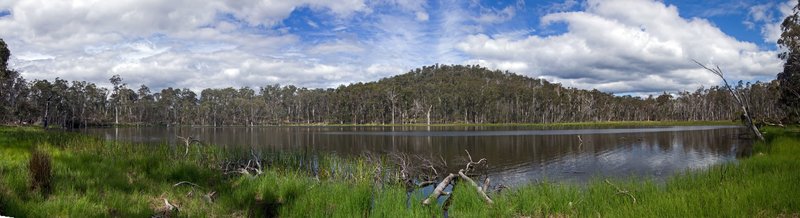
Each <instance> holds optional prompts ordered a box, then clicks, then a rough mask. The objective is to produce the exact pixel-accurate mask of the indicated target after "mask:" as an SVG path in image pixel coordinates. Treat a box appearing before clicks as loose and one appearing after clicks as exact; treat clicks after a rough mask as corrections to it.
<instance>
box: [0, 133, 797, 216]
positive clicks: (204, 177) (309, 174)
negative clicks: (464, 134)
mask: <svg viewBox="0 0 800 218" xmlns="http://www.w3.org/2000/svg"><path fill="white" fill-rule="evenodd" d="M798 132H800V131H798V129H797V128H789V129H773V128H768V129H767V134H766V136H767V138H768V141H767V142H765V143H757V144H756V145H755V148H754V152H753V153H754V155H753V156H752V157H749V158H746V159H742V160H740V161H737V162H734V163H729V164H723V165H717V166H714V167H711V168H709V169H706V170H700V171H687V172H684V173H682V174H680V175H675V176H673V177H671V178H670V179H668V181H666V182H655V181H651V180H647V179H644V180H642V179H633V178H631V179H609V181H608V182H606V179H605V178H597V179H596V180H594V181H592V182H589V183H588V184H586V185H567V184H560V183H552V182H542V183H534V184H528V185H524V186H521V187H515V188H512V189H508V190H505V191H502V192H500V193H491V194H490V196H491V197H492V198H493V199H494V200H495V204H494V205H486V204H485V203H484V202H483V201H481V200H480V198H479V197H478V195H477V193H476V192H475V191H474V189H473V188H472V187H469V186H467V185H465V184H462V183H458V184H457V185H456V187H455V188H454V190H453V195H452V198H453V199H452V204H451V205H450V208H449V215H450V216H452V217H567V216H568V217H586V216H592V217H594V216H602V217H698V216H699V217H775V216H792V215H795V216H796V215H797V214H798V212H800V197H798V194H800V183H798V181H800V159H798V157H800V139H799V138H800V134H798ZM33 148H37V150H38V151H41V152H42V153H46V154H48V155H49V156H50V158H51V165H50V166H51V168H52V169H51V172H52V177H51V178H52V180H51V181H50V183H51V187H52V188H51V193H50V194H49V195H42V194H40V193H38V192H36V191H33V190H31V189H30V184H29V183H30V181H31V178H32V177H36V176H35V175H33V174H32V173H30V172H29V170H28V169H29V168H28V165H29V161H31V158H32V157H34V156H37V154H35V153H36V151H34V152H33V153H32V152H31V151H32V149H33ZM195 149H197V151H194V150H195ZM251 152H254V153H253V154H251ZM252 155H258V156H259V157H261V158H262V159H263V160H264V163H265V165H266V167H265V168H266V169H265V171H264V174H262V175H260V176H248V175H232V174H228V175H225V174H223V173H222V172H221V170H220V167H219V163H221V162H225V161H234V160H237V159H246V158H249V157H251V156H252ZM0 157H2V158H0V214H3V215H11V216H19V217H54V216H56V217H61V216H66V217H113V216H119V217H147V216H150V215H153V214H154V212H155V210H156V209H157V208H159V207H162V206H163V199H165V198H166V199H169V201H170V202H171V203H173V204H175V205H177V206H178V207H179V208H180V212H179V213H178V216H181V217H207V216H223V217H244V216H252V217H270V216H280V217H441V216H443V210H442V205H441V204H439V205H435V206H429V207H423V206H422V205H421V204H420V202H421V201H422V199H423V198H424V197H425V195H426V194H427V193H425V192H424V191H421V190H417V191H415V192H412V193H407V192H406V190H405V188H404V187H403V186H402V185H401V184H400V183H399V182H398V181H394V180H392V179H391V178H396V176H395V175H394V173H395V171H394V170H393V168H392V166H391V164H388V163H389V161H384V160H386V158H385V157H383V159H381V161H377V162H370V161H367V160H366V158H344V157H339V156H336V155H334V154H314V153H307V152H303V153H284V152H259V151H254V150H226V149H222V148H219V147H214V146H201V147H197V148H193V152H190V154H189V156H188V157H184V156H183V148H182V147H171V146H168V145H161V146H148V145H139V144H129V143H118V142H108V141H104V140H101V139H98V138H95V137H90V136H87V135H82V134H78V133H69V132H56V131H43V130H40V129H35V128H19V127H15V128H2V127H0ZM377 164H382V165H381V166H382V167H383V168H384V170H382V171H380V172H381V175H378V176H376V175H375V172H376V170H375V168H376V167H377ZM376 177H378V178H381V181H382V182H380V183H376V181H375V178H376ZM180 181H188V182H192V183H194V184H197V186H189V185H182V186H177V187H174V184H175V183H178V182H180ZM612 184H613V185H612ZM620 190H624V191H627V192H628V193H629V194H630V195H631V196H634V197H635V198H636V202H635V203H634V202H633V198H632V197H631V196H629V195H627V194H620V193H619V192H620ZM212 191H213V192H216V195H215V197H214V198H213V201H212V202H209V201H207V200H206V199H205V198H204V197H203V196H204V195H206V194H208V193H209V192H212ZM409 198H410V199H409ZM443 200H444V198H443V199H440V202H441V201H443Z"/></svg>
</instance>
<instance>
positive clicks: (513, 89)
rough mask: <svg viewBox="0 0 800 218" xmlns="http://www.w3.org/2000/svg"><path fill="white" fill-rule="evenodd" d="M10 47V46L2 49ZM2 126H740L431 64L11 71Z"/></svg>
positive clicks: (773, 91)
mask: <svg viewBox="0 0 800 218" xmlns="http://www.w3.org/2000/svg"><path fill="white" fill-rule="evenodd" d="M2 45H3V46H5V44H4V43H3V44H2ZM3 50H4V51H6V52H5V53H3V56H2V57H3V58H4V59H3V65H2V68H0V69H2V71H3V74H2V78H0V79H2V87H1V88H2V93H0V94H2V102H3V106H2V107H1V108H0V119H2V121H3V122H4V123H18V124H34V123H39V124H42V125H45V126H48V125H58V126H62V127H67V128H77V127H87V126H94V125H106V124H112V123H118V124H141V125H207V126H226V125H280V124H311V123H328V124H367V123H372V124H414V123H553V122H585V121H641V120H653V121H663V120H736V119H738V118H739V116H740V112H739V111H737V107H736V105H735V104H734V103H733V99H732V97H731V96H730V94H729V93H727V92H726V90H724V89H723V88H721V87H719V86H713V87H709V88H700V89H697V90H694V91H692V92H689V91H684V92H678V93H674V94H668V93H664V94H661V95H659V96H648V97H638V96H616V95H613V94H611V93H605V92H600V91H598V90H581V89H576V88H568V87H563V86H562V85H560V84H558V83H551V82H548V81H546V80H543V79H535V78H529V77H525V76H521V75H517V74H513V73H510V72H507V71H505V72H503V71H498V70H494V71H493V70H488V69H486V68H484V67H480V66H477V65H467V66H464V65H433V66H425V67H422V68H418V69H414V70H412V71H410V72H408V73H406V74H402V75H398V76H394V77H391V78H384V79H381V80H380V81H375V82H368V83H355V84H350V85H347V86H340V87H338V88H328V89H308V88H299V87H295V86H292V85H288V86H280V85H267V86H263V87H258V88H257V89H253V88H249V87H242V88H224V89H210V88H209V89H204V90H202V91H201V92H200V93H199V94H198V93H195V92H194V91H192V90H189V89H185V88H183V89H177V88H166V89H162V90H159V91H157V92H153V91H151V90H150V89H149V88H148V87H147V86H146V85H140V86H139V87H138V88H135V89H134V88H132V87H129V86H128V85H127V84H125V83H124V81H123V79H122V78H120V77H119V76H114V77H112V78H110V80H109V81H110V83H111V85H112V87H111V88H104V87H99V86H98V85H96V84H94V83H91V82H86V81H71V82H69V81H66V80H63V79H59V78H56V79H55V80H53V81H48V80H33V81H26V80H25V79H24V78H22V77H20V76H19V73H17V72H16V71H14V70H10V69H8V68H7V65H6V64H5V63H6V61H7V57H8V52H7V49H3ZM736 91H737V92H740V93H743V96H746V101H747V103H748V104H749V105H750V107H751V108H752V110H753V112H754V116H755V117H756V118H757V119H761V120H768V121H773V122H774V121H777V120H780V119H781V118H782V117H784V114H783V113H784V112H783V110H781V108H780V104H779V100H780V99H779V96H780V94H779V93H780V90H779V87H778V83H777V82H770V83H761V82H756V83H752V84H750V83H742V82H740V83H739V84H738V86H736Z"/></svg>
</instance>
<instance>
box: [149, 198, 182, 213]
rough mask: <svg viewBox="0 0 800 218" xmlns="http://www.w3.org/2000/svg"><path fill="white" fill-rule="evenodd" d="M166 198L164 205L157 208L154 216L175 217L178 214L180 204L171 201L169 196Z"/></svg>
mask: <svg viewBox="0 0 800 218" xmlns="http://www.w3.org/2000/svg"><path fill="white" fill-rule="evenodd" d="M163 199H164V206H162V207H159V208H157V209H156V210H155V212H156V213H155V214H154V215H153V216H152V217H159V218H161V217H174V216H176V215H177V213H178V211H179V209H178V206H176V205H174V204H171V203H169V201H168V200H167V198H163Z"/></svg>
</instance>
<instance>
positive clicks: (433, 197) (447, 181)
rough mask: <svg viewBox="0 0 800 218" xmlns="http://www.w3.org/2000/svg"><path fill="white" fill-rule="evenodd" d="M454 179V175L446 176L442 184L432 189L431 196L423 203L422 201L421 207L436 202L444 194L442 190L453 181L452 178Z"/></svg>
mask: <svg viewBox="0 0 800 218" xmlns="http://www.w3.org/2000/svg"><path fill="white" fill-rule="evenodd" d="M455 177H456V175H455V174H452V173H451V174H450V175H447V177H445V178H444V179H443V180H442V182H440V183H439V185H437V186H436V189H433V192H432V193H431V195H430V196H428V198H426V199H425V200H424V201H422V205H426V206H427V205H430V204H431V203H433V202H435V201H436V200H438V199H439V196H441V195H442V194H444V189H445V188H447V185H450V182H451V181H453V178H455Z"/></svg>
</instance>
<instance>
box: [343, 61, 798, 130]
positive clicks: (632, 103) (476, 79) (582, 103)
mask: <svg viewBox="0 0 800 218" xmlns="http://www.w3.org/2000/svg"><path fill="white" fill-rule="evenodd" d="M736 88H737V89H738V90H739V91H741V92H743V93H745V96H747V97H748V99H747V100H748V101H749V102H750V105H751V107H753V110H754V111H756V114H757V117H759V118H763V119H775V118H777V117H781V116H782V115H781V114H779V113H781V111H780V110H779V109H778V108H777V106H776V102H777V99H778V97H777V96H778V95H777V92H778V89H777V86H775V84H765V83H756V84H739V86H737V87H736ZM335 92H336V96H333V97H334V98H333V99H339V100H336V102H339V103H340V104H339V105H337V106H339V108H338V110H336V113H334V118H335V119H334V120H336V121H338V122H344V123H424V122H428V116H429V115H430V120H431V121H430V122H433V123H442V122H445V123H451V122H464V123H549V122H580V121H625V120H733V119H737V118H738V114H737V107H736V105H735V103H734V102H733V98H732V97H731V95H730V94H729V93H728V92H727V91H726V90H724V89H723V88H721V87H717V86H715V87H711V88H708V89H698V90H694V91H693V92H681V93H676V96H677V97H673V95H670V94H666V93H665V94H662V95H660V96H650V97H648V98H640V97H632V96H615V95H613V94H610V93H604V92H600V91H597V90H591V91H588V90H581V89H575V88H567V87H563V86H561V85H560V84H558V83H550V82H548V81H546V80H542V79H535V78H529V77H525V76H521V75H518V74H514V73H510V72H507V71H506V72H503V71H498V70H494V71H492V70H488V69H486V68H483V67H480V66H463V65H434V66H426V67H422V68H418V69H415V70H412V71H410V72H408V73H406V74H402V75H398V76H394V77H390V78H385V79H382V80H380V81H378V82H370V83H363V84H362V83H358V84H353V85H350V86H346V87H344V86H343V87H339V88H338V89H336V91H335ZM342 99H344V100H342ZM429 113H430V114H429ZM392 118H394V119H392ZM392 120H394V122H392Z"/></svg>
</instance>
